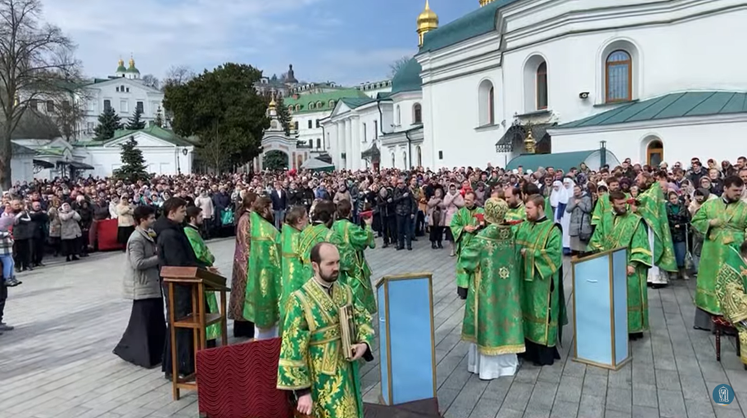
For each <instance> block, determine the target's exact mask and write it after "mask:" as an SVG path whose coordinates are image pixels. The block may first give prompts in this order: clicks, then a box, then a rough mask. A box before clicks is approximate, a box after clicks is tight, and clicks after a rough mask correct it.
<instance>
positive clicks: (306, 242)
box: [298, 223, 349, 283]
mask: <svg viewBox="0 0 747 418" xmlns="http://www.w3.org/2000/svg"><path fill="white" fill-rule="evenodd" d="M320 242H329V243H331V244H334V245H335V247H337V251H339V252H340V270H342V269H343V268H344V267H343V266H345V262H346V261H347V260H349V257H347V254H345V251H346V249H347V246H345V245H344V244H345V242H344V241H343V240H342V236H340V234H338V233H337V232H335V231H334V230H332V229H330V228H327V225H324V224H322V223H315V224H313V225H309V226H307V227H306V228H304V230H303V231H301V235H300V236H299V237H298V254H300V255H301V260H302V261H303V266H304V269H305V270H306V273H305V274H306V275H307V276H308V277H312V276H314V269H313V268H311V249H312V248H314V246H315V245H316V244H319V243H320ZM340 279H342V280H340ZM345 279H346V277H340V278H338V281H340V282H341V283H346V282H345Z"/></svg>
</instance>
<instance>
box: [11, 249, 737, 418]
mask: <svg viewBox="0 0 747 418" xmlns="http://www.w3.org/2000/svg"><path fill="white" fill-rule="evenodd" d="M414 244H415V248H414V250H413V251H395V250H393V249H391V248H387V249H375V250H370V251H367V258H368V260H369V262H370V264H371V267H372V269H373V271H374V277H375V278H377V279H378V278H379V277H381V276H383V275H387V274H398V273H408V272H418V271H431V272H433V274H434V293H435V294H434V300H435V307H434V313H435V322H436V327H437V328H436V354H437V360H438V388H439V389H438V398H439V402H440V405H441V410H442V411H443V412H444V415H445V416H446V417H457V418H468V417H475V418H491V417H562V418H568V417H608V418H617V417H636V418H647V417H676V418H683V417H690V418H700V417H730V418H731V417H743V416H745V415H744V412H743V410H744V407H742V406H741V405H740V401H743V402H745V404H746V405H747V371H745V370H743V368H742V364H741V362H740V361H739V359H738V358H737V356H736V354H735V347H734V339H733V337H728V338H722V361H721V363H719V362H717V361H716V353H715V342H714V341H715V340H714V337H713V335H711V334H709V333H707V332H703V331H696V330H693V329H692V323H693V315H694V307H693V302H692V300H693V293H694V289H695V282H694V281H689V282H685V281H678V282H675V283H674V284H673V285H670V286H669V287H668V288H666V289H662V290H649V306H650V308H649V309H650V317H651V332H650V333H646V335H645V337H644V339H643V340H639V341H636V342H634V343H633V344H632V350H633V361H632V362H631V363H628V364H627V365H626V366H625V367H623V368H622V369H621V370H620V371H617V372H611V371H607V370H604V369H599V368H595V367H591V366H585V365H583V364H580V363H576V362H573V361H571V360H569V359H568V353H569V350H570V349H571V347H572V343H573V335H572V327H571V326H567V327H566V328H565V329H566V332H564V341H563V345H562V348H561V356H562V360H561V361H560V362H556V364H555V365H554V366H552V367H544V368H539V367H534V366H532V365H523V366H522V368H521V369H520V371H519V372H518V373H517V375H516V376H515V377H513V378H500V379H497V380H493V381H491V382H484V381H480V380H479V379H478V378H477V377H476V376H474V375H470V374H469V373H468V372H467V344H466V343H463V342H460V333H461V323H462V315H463V306H464V303H463V302H462V301H461V300H459V299H458V298H457V296H456V290H455V285H454V262H455V260H454V258H450V257H449V256H448V250H446V249H444V250H440V251H437V250H431V249H430V243H427V242H422V240H421V241H420V242H417V243H414ZM210 247H211V249H212V251H213V253H214V254H215V255H216V258H217V265H218V267H219V269H220V270H221V272H222V273H224V275H226V276H228V277H230V271H231V263H232V257H233V250H234V243H233V240H222V241H215V242H212V243H211V244H210ZM123 261H124V255H123V254H122V253H107V254H95V255H92V256H91V257H90V258H89V259H85V260H82V261H78V262H75V263H59V262H56V261H55V260H50V262H49V264H48V266H47V267H44V268H42V269H37V270H35V271H33V272H31V273H28V274H24V275H23V277H22V280H23V281H24V284H23V285H21V286H19V287H16V288H12V289H10V292H9V293H10V296H9V299H8V305H7V307H6V321H7V322H8V323H10V324H12V325H15V326H16V329H15V330H14V331H10V332H6V333H5V334H4V335H2V336H0V417H2V418H6V417H7V418H52V417H58V418H63V417H71V418H72V417H75V418H94V417H99V418H125V417H127V418H136V417H197V416H198V413H197V403H196V402H197V397H196V395H195V394H194V393H190V392H188V391H187V392H185V393H184V395H183V397H182V399H181V400H180V401H178V402H174V401H172V399H171V387H170V383H169V382H168V381H166V380H165V379H164V378H163V374H162V373H161V372H160V368H157V369H153V370H145V369H141V368H139V367H136V366H133V365H130V364H129V363H125V362H123V361H122V360H120V359H119V358H118V357H116V356H115V355H114V354H112V349H113V348H114V346H115V345H116V344H117V342H118V341H119V338H120V337H121V335H122V333H123V332H124V329H125V327H126V325H127V320H128V318H129V314H130V308H131V302H130V301H125V300H123V299H122V298H121V290H120V288H121V281H122V275H121V265H122V264H123ZM569 270H570V269H569V268H566V269H565V271H566V274H565V289H566V292H567V294H566V297H567V298H568V300H569V312H572V309H571V308H572V306H571V290H572V287H571V277H570V273H569ZM377 354H378V353H376V352H375V353H374V356H375V357H376V358H378V355H377ZM362 375H363V377H362V379H363V386H364V388H365V396H364V398H365V400H366V401H368V402H376V400H377V398H378V394H379V379H380V377H379V365H378V362H377V361H374V362H372V363H369V364H367V365H366V366H365V368H364V369H363V373H362ZM721 383H727V384H729V385H731V386H732V387H733V388H734V390H735V392H736V400H735V401H734V402H732V403H731V404H730V405H728V406H721V405H716V404H714V403H713V402H712V401H711V392H712V391H713V389H714V387H715V386H717V385H719V384H721Z"/></svg>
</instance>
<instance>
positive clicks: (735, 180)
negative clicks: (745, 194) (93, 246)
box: [724, 176, 744, 189]
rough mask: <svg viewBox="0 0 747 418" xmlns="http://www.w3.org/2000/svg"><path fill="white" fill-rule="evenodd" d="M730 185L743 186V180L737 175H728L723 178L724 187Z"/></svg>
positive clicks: (726, 187)
mask: <svg viewBox="0 0 747 418" xmlns="http://www.w3.org/2000/svg"><path fill="white" fill-rule="evenodd" d="M731 186H737V187H744V182H743V181H742V179H741V178H739V176H728V177H726V178H725V179H724V189H728V188H729V187H731Z"/></svg>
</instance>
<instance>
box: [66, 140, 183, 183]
mask: <svg viewBox="0 0 747 418" xmlns="http://www.w3.org/2000/svg"><path fill="white" fill-rule="evenodd" d="M138 148H140V149H142V151H143V157H144V158H145V165H146V166H147V167H148V172H149V173H156V174H166V175H175V174H178V173H179V172H181V173H182V174H188V173H191V172H192V157H193V152H192V151H191V150H188V153H187V155H186V156H185V155H184V154H183V153H182V151H181V150H182V149H183V148H182V147H178V148H177V147H174V148H166V147H159V148H155V147H138ZM75 155H76V156H83V157H84V159H83V160H82V161H83V162H84V163H86V164H89V165H91V166H93V167H94V170H92V171H86V172H84V173H85V175H86V176H87V175H88V174H89V173H91V174H93V175H94V176H100V177H109V176H111V175H112V172H113V171H114V170H116V169H117V168H119V167H121V166H122V158H121V150H120V149H119V148H104V147H101V148H86V149H85V150H82V149H80V148H78V149H76V152H75Z"/></svg>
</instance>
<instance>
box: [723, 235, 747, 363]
mask: <svg viewBox="0 0 747 418" xmlns="http://www.w3.org/2000/svg"><path fill="white" fill-rule="evenodd" d="M716 297H717V299H718V302H719V306H720V307H721V312H722V313H723V314H724V318H726V319H727V320H728V321H729V322H731V323H732V325H734V327H735V328H736V329H737V332H738V334H739V336H738V337H737V338H739V344H740V346H741V347H742V350H740V354H739V355H740V359H741V360H742V364H743V365H744V366H743V367H744V368H745V369H747V350H745V349H744V347H747V242H743V243H742V244H741V245H740V246H739V249H737V248H736V247H734V246H729V247H727V248H726V249H725V250H724V262H723V264H721V266H720V267H719V269H718V273H716Z"/></svg>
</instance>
